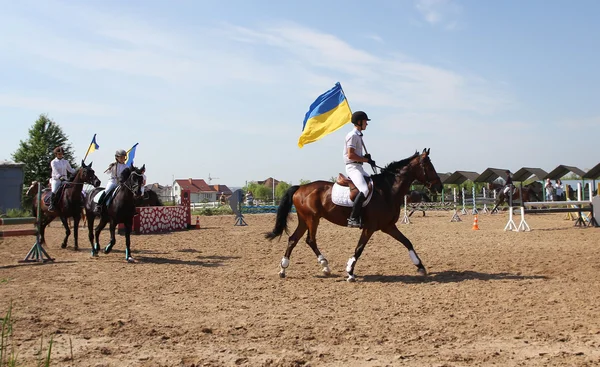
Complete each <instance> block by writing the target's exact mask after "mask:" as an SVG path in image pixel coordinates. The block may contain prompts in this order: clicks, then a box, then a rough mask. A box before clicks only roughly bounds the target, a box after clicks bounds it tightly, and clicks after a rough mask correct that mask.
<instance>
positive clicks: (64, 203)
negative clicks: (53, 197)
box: [26, 161, 100, 250]
mask: <svg viewBox="0 0 600 367" xmlns="http://www.w3.org/2000/svg"><path fill="white" fill-rule="evenodd" d="M86 183H87V184H90V185H93V186H94V187H98V186H100V180H99V179H98V177H96V173H95V172H94V170H93V169H92V164H91V163H90V165H89V166H86V165H85V162H83V161H81V168H79V169H78V170H77V172H76V173H75V176H74V178H73V180H72V181H67V182H64V183H63V185H62V186H63V187H62V188H60V189H59V191H58V193H57V194H58V196H59V198H58V199H57V205H55V206H54V208H55V210H54V211H53V212H51V211H48V205H47V204H46V203H50V194H51V190H50V189H44V190H43V191H42V202H41V209H42V210H41V211H42V220H41V225H40V242H41V243H42V244H44V243H45V242H46V239H45V238H44V233H45V230H46V226H47V225H48V224H49V223H50V222H52V221H53V220H54V218H56V217H60V220H61V222H62V224H63V227H65V239H64V240H63V243H62V245H61V246H60V247H61V248H66V247H67V241H68V239H69V236H70V235H71V230H70V229H69V222H68V220H67V219H68V218H73V239H74V241H75V244H74V245H73V249H74V250H77V249H79V244H78V239H79V221H80V220H81V212H82V210H81V209H82V207H83V196H82V194H81V192H82V190H83V184H86ZM38 185H39V182H37V181H34V182H33V183H32V184H31V186H30V187H29V189H28V190H27V193H26V195H33V193H37V188H38ZM37 205H38V200H37V195H35V197H34V198H33V212H34V213H37Z"/></svg>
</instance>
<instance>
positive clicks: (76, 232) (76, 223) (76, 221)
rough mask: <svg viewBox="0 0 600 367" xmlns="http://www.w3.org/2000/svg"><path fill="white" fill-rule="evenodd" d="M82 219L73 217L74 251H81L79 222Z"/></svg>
mask: <svg viewBox="0 0 600 367" xmlns="http://www.w3.org/2000/svg"><path fill="white" fill-rule="evenodd" d="M80 220H81V218H80V217H79V216H78V215H77V216H74V217H73V241H74V242H75V244H74V246H73V250H74V251H77V250H79V221H80Z"/></svg>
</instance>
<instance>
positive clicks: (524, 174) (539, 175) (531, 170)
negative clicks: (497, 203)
mask: <svg viewBox="0 0 600 367" xmlns="http://www.w3.org/2000/svg"><path fill="white" fill-rule="evenodd" d="M547 175H548V172H546V171H544V170H543V169H541V168H535V167H523V168H521V169H519V170H518V171H517V172H515V174H514V175H513V176H512V178H513V181H526V180H528V179H529V178H531V176H535V180H536V181H541V180H543V179H544V177H546V176H547Z"/></svg>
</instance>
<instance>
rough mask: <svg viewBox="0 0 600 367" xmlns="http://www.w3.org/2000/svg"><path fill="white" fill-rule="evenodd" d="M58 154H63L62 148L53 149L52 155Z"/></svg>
mask: <svg viewBox="0 0 600 367" xmlns="http://www.w3.org/2000/svg"><path fill="white" fill-rule="evenodd" d="M58 153H62V154H65V151H64V150H63V148H62V147H56V148H54V154H58Z"/></svg>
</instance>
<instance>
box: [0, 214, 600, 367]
mask: <svg viewBox="0 0 600 367" xmlns="http://www.w3.org/2000/svg"><path fill="white" fill-rule="evenodd" d="M293 218H294V219H293V220H291V221H290V224H291V226H292V227H291V228H295V223H296V219H295V216H294V217H293ZM462 218H463V222H460V223H451V222H449V219H450V214H449V212H437V213H436V212H429V214H428V216H427V217H425V218H423V217H421V216H420V214H418V213H415V215H413V217H412V218H411V219H412V224H411V225H399V227H400V229H401V231H403V233H404V234H405V235H406V236H407V237H408V238H409V239H410V240H411V241H412V242H413V244H414V246H415V249H416V251H417V253H418V254H419V255H420V257H421V258H422V260H423V262H424V264H425V266H426V267H427V270H428V271H429V276H428V277H426V278H422V277H419V276H417V275H416V268H415V267H414V265H412V263H411V261H410V259H409V257H408V253H407V251H406V250H405V248H404V247H403V246H402V245H401V244H399V243H397V242H395V241H394V240H393V239H392V238H390V237H388V236H387V235H385V234H382V233H380V232H378V233H376V234H375V235H374V236H373V238H372V239H371V240H370V242H369V244H368V245H367V248H366V250H365V252H364V254H363V256H362V257H361V259H360V260H359V261H358V264H357V267H356V273H357V278H358V281H357V282H356V283H348V282H346V281H345V272H344V266H345V263H346V261H347V260H348V258H349V257H350V256H352V254H353V251H354V246H355V244H356V242H357V240H358V236H359V230H357V229H348V228H342V227H337V226H334V225H332V224H330V223H328V222H322V223H321V226H320V228H319V234H318V237H317V239H318V242H319V245H320V248H321V250H322V251H323V253H324V254H325V256H326V257H327V258H328V259H329V261H330V265H331V267H332V271H333V274H332V276H330V277H324V276H322V274H321V273H320V267H319V266H318V264H317V260H316V257H315V256H314V255H313V253H312V251H311V250H310V249H309V247H308V246H307V245H306V244H305V243H304V241H302V242H301V243H299V244H298V246H297V247H296V250H295V252H294V253H293V255H292V258H291V265H290V267H289V268H288V277H287V278H286V279H280V278H279V277H278V275H277V273H278V267H279V262H280V260H281V257H282V255H283V253H284V251H285V245H286V241H285V239H286V238H287V237H285V238H284V240H282V241H280V242H277V241H274V242H268V241H266V240H264V239H263V233H264V232H266V231H268V230H271V229H272V226H273V224H274V220H275V215H274V214H265V215H249V216H247V217H246V218H245V219H246V221H247V222H248V224H249V226H247V227H234V226H233V224H234V217H232V216H219V217H203V218H201V225H202V227H203V228H202V229H200V230H192V231H186V232H179V233H171V234H164V235H145V236H133V237H132V238H133V247H132V248H133V255H134V257H135V258H136V259H137V260H138V261H139V262H138V263H137V264H128V263H126V262H125V261H124V237H122V236H119V237H118V238H117V244H116V245H115V251H113V253H111V254H109V255H104V254H101V255H100V257H99V258H95V259H94V258H91V257H90V254H89V243H88V241H87V233H86V231H85V230H84V229H82V230H81V238H82V240H81V241H80V247H81V250H80V251H78V252H74V251H72V242H70V244H69V249H67V250H61V249H60V248H59V244H60V241H61V240H62V236H63V229H62V228H61V227H60V223H58V222H54V223H53V224H52V226H51V227H50V228H49V229H48V231H47V241H48V246H47V248H48V251H49V252H50V254H51V255H52V256H54V257H55V258H56V261H55V262H54V263H49V264H45V265H29V264H28V265H22V264H18V263H17V261H18V260H20V259H22V258H23V257H24V256H25V255H26V254H27V252H28V250H29V249H30V247H31V245H32V241H33V240H32V237H20V238H9V239H6V240H4V242H0V313H1V314H2V315H4V313H5V312H6V310H7V309H8V306H9V303H10V302H11V301H12V303H13V320H14V342H15V343H16V349H17V352H18V360H19V361H20V362H21V365H25V366H35V365H36V363H37V359H38V358H39V357H38V356H37V353H38V351H39V349H40V343H41V341H42V337H43V344H44V349H45V348H46V347H47V342H48V340H49V337H50V336H51V335H54V345H53V350H52V362H53V363H52V365H55V366H96V367H100V366H188V367H189V366H236V365H241V366H403V365H406V366H491V365H495V366H595V365H599V364H600V241H599V239H600V229H597V228H577V227H574V226H573V222H571V221H568V220H565V216H564V215H563V214H546V215H532V216H529V217H528V218H529V219H528V222H529V225H530V226H531V228H532V231H531V232H528V233H513V232H504V231H503V228H504V226H505V224H506V221H507V214H506V213H504V214H499V215H494V216H490V215H480V218H479V227H480V228H481V229H480V230H479V231H473V230H472V229H471V227H472V224H473V221H472V217H471V216H462ZM518 219H519V218H518V217H517V224H518ZM0 228H4V229H9V227H0ZM11 228H15V227H12V226H11ZM107 241H108V232H107V231H105V233H103V235H102V243H103V244H106V242H107ZM71 347H72V351H71Z"/></svg>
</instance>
